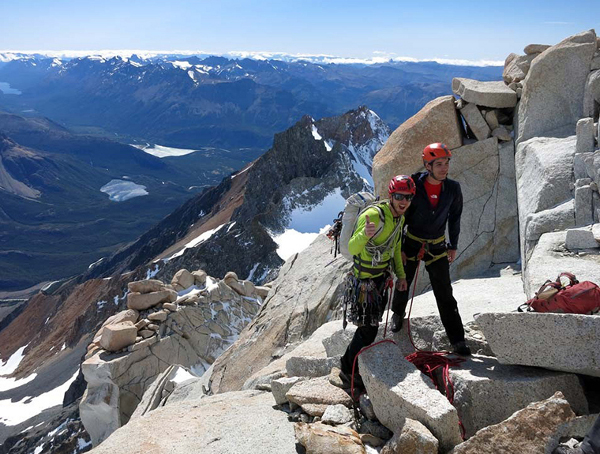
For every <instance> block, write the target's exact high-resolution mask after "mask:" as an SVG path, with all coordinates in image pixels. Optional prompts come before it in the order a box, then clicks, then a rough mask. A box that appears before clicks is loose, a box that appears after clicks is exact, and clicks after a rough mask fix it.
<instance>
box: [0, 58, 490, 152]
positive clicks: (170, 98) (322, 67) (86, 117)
mask: <svg viewBox="0 0 600 454" xmlns="http://www.w3.org/2000/svg"><path fill="white" fill-rule="evenodd" d="M13 57H15V56H12V57H10V58H11V59H10V60H9V57H8V56H7V54H4V57H3V59H4V60H7V61H5V62H0V84H1V85H0V91H1V90H2V88H1V87H5V89H6V90H11V92H10V93H11V94H4V95H0V108H4V109H7V110H11V111H13V112H16V113H19V112H23V111H34V112H36V113H38V114H41V115H44V116H47V117H50V118H52V119H53V120H56V121H58V122H60V123H62V124H64V125H66V126H68V127H71V128H85V129H84V130H88V129H89V128H90V127H92V126H93V127H94V131H96V132H98V131H103V132H104V133H108V134H111V135H114V134H115V133H116V134H118V135H119V136H126V137H131V138H137V139H141V140H145V141H152V142H155V143H159V144H163V145H169V146H176V147H181V148H193V147H200V146H220V147H225V148H238V147H252V146H256V147H264V148H267V147H268V146H269V145H270V140H271V138H272V136H273V134H275V133H276V132H277V131H282V130H285V129H286V128H288V127H290V126H291V125H292V124H294V122H295V121H297V119H298V118H300V117H301V116H302V115H305V114H308V115H310V116H312V117H313V118H323V117H327V116H333V115H339V114H340V113H342V112H345V111H348V110H350V109H352V108H354V107H355V106H358V105H368V106H370V107H371V108H372V109H373V110H375V111H376V112H378V114H379V115H380V116H381V118H382V119H383V120H384V122H386V123H387V124H388V125H391V126H396V125H398V124H400V123H401V122H403V121H404V120H406V119H407V118H409V117H410V116H412V115H413V114H414V113H416V112H417V111H418V110H419V109H420V108H421V107H422V106H423V105H425V104H426V103H427V102H428V101H429V100H430V99H432V98H434V97H436V96H440V95H445V94H449V90H448V87H449V83H450V79H451V77H452V76H460V77H470V78H476V79H478V80H493V79H500V78H501V69H502V68H501V67H500V66H494V67H480V66H451V65H441V64H438V63H435V62H406V61H384V62H377V63H373V64H363V63H353V64H335V63H331V62H327V60H325V59H321V60H315V62H311V61H307V60H300V59H299V60H296V61H294V60H292V59H288V61H284V60H279V59H275V58H271V59H252V58H245V57H242V58H231V57H230V58H226V57H218V56H205V55H200V56H197V55H177V54H169V55H164V54H158V55H154V56H144V55H142V56H139V55H137V54H132V55H129V56H126V57H122V56H116V55H114V54H112V56H111V55H110V54H108V55H99V56H86V57H77V58H65V57H64V56H52V57H44V56H42V55H20V56H17V57H18V58H13ZM9 87H10V88H9ZM15 90H16V91H15ZM17 93H19V94H17Z"/></svg>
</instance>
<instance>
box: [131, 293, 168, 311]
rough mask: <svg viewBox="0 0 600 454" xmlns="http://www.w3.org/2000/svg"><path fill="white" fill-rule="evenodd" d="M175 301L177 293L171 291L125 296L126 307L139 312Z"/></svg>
mask: <svg viewBox="0 0 600 454" xmlns="http://www.w3.org/2000/svg"><path fill="white" fill-rule="evenodd" d="M176 299H177V292H175V291H173V290H161V291H159V292H152V293H129V294H127V307H128V308H130V309H136V310H138V311H141V310H146V309H149V308H151V307H152V306H156V305H157V304H160V303H164V302H169V301H175V300H176Z"/></svg>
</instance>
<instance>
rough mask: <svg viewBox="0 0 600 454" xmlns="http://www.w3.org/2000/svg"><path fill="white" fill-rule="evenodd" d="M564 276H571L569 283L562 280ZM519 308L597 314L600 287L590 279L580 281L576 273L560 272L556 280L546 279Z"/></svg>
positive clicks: (599, 302)
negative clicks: (564, 283) (565, 283)
mask: <svg viewBox="0 0 600 454" xmlns="http://www.w3.org/2000/svg"><path fill="white" fill-rule="evenodd" d="M563 276H564V277H567V278H569V283H568V284H567V285H563V284H562V283H561V281H560V279H561V277H563ZM518 310H519V312H523V311H527V312H530V311H535V312H560V313H566V314H596V313H598V312H599V311H600V287H598V286H597V285H596V284H594V283H593V282H590V281H584V282H579V281H578V280H577V278H576V277H575V275H574V274H571V273H560V274H559V275H558V277H557V278H556V280H555V281H546V282H545V283H544V285H542V286H541V287H540V289H539V290H538V291H537V292H536V294H535V296H534V297H533V298H531V299H530V300H529V301H527V302H526V303H525V304H522V305H521V306H519V308H518Z"/></svg>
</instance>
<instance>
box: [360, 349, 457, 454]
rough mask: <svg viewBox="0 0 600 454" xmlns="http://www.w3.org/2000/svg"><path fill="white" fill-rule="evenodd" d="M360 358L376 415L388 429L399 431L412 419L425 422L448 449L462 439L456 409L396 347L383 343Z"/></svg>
mask: <svg viewBox="0 0 600 454" xmlns="http://www.w3.org/2000/svg"><path fill="white" fill-rule="evenodd" d="M358 361H359V366H360V370H361V376H362V378H363V381H364V383H365V387H366V389H367V392H368V394H369V397H370V398H371V401H372V402H373V409H374V410H375V414H376V415H377V418H378V419H379V421H381V423H382V424H383V425H385V426H386V427H387V428H388V429H390V430H392V431H393V432H395V433H396V432H399V431H400V430H401V428H402V425H403V424H404V419H405V418H411V419H415V420H417V421H419V422H421V423H422V424H424V425H425V426H426V427H427V428H428V429H429V430H430V431H431V433H433V435H434V436H435V437H436V438H437V439H438V440H439V442H440V446H441V447H442V449H443V450H445V451H448V450H450V449H452V447H453V446H455V445H457V444H458V443H460V442H461V435H460V429H459V426H458V415H457V413H456V409H455V408H454V407H453V406H452V405H451V404H450V403H449V402H448V400H447V399H446V398H445V397H444V396H443V395H442V394H441V393H440V392H439V391H437V390H436V389H435V387H434V386H433V384H432V383H431V380H430V379H429V378H428V377H426V376H425V375H423V374H422V373H421V372H420V371H419V370H418V369H417V368H415V366H413V365H412V364H411V363H409V362H408V361H407V360H406V359H404V357H403V356H402V354H401V352H400V350H399V349H398V348H397V347H396V346H394V345H393V344H391V343H383V344H379V345H377V346H375V347H373V348H371V349H369V350H366V351H365V352H364V353H362V354H361V355H360V356H359V359H358Z"/></svg>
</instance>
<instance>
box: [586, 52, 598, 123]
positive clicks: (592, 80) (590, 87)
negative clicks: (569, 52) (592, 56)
mask: <svg viewBox="0 0 600 454" xmlns="http://www.w3.org/2000/svg"><path fill="white" fill-rule="evenodd" d="M598 59H599V60H600V58H598ZM599 106H600V70H598V69H597V70H596V71H592V72H591V73H590V75H589V76H588V80H587V82H586V84H585V92H584V95H583V115H584V116H586V117H592V118H596V119H597V118H598V109H599Z"/></svg>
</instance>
